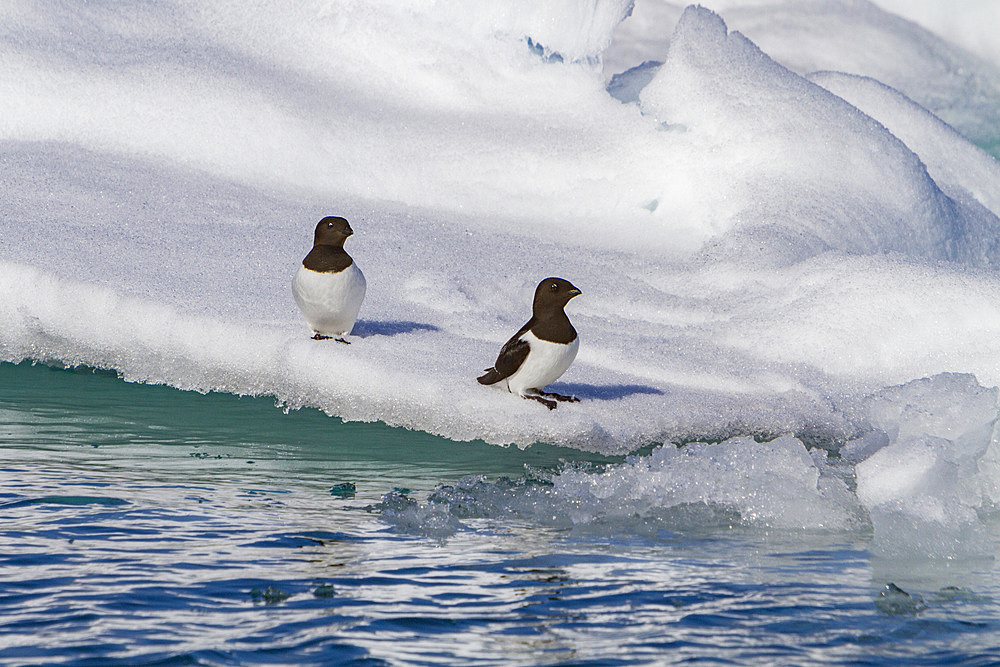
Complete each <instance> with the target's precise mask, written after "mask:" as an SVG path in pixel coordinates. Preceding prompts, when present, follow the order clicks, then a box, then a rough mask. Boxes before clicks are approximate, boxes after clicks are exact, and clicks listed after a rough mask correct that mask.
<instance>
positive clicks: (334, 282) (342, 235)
mask: <svg viewBox="0 0 1000 667" xmlns="http://www.w3.org/2000/svg"><path fill="white" fill-rule="evenodd" d="M353 233H354V230H353V229H351V223H349V222H347V220H345V219H344V218H338V217H333V216H328V217H326V218H323V219H322V220H320V221H319V224H317V225H316V234H315V236H314V237H313V247H312V250H310V251H309V254H308V255H306V257H305V259H303V260H302V266H300V267H299V270H298V271H296V272H295V278H293V279H292V296H294V297H295V303H297V304H298V306H299V310H301V311H302V314H303V315H304V316H305V318H306V323H307V324H309V326H310V327H311V328H312V330H313V333H315V335H314V336H313V340H328V339H330V338H334V337H336V339H337V341H338V342H340V343H346V344H348V345H350V342H349V341H347V340H344V336H345V335H346V334H348V333H350V332H351V329H352V328H353V327H354V322H355V320H357V319H358V311H359V310H361V302H362V301H364V299H365V289H366V287H367V284H366V282H365V275H364V274H363V273H361V269H359V268H358V265H357V264H355V263H354V260H353V259H351V256H350V255H348V254H347V252H345V251H344V241H346V240H347V237H348V236H350V235H351V234H353Z"/></svg>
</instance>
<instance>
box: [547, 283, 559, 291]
mask: <svg viewBox="0 0 1000 667" xmlns="http://www.w3.org/2000/svg"><path fill="white" fill-rule="evenodd" d="M549 289H550V290H552V291H553V292H555V291H556V290H557V289H559V285H556V284H555V283H552V284H551V285H549Z"/></svg>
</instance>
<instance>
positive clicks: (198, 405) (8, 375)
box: [0, 365, 1000, 664]
mask: <svg viewBox="0 0 1000 667" xmlns="http://www.w3.org/2000/svg"><path fill="white" fill-rule="evenodd" d="M0 378H2V379H3V380H4V384H3V385H0V387H2V388H3V389H2V391H0V411H2V414H3V423H4V426H3V427H2V429H0V445H2V446H3V451H4V452H5V463H4V466H3V470H2V475H3V479H4V480H5V481H4V484H3V487H2V490H0V492H2V493H3V497H2V499H0V513H2V514H3V517H4V521H3V522H2V526H0V553H2V554H3V555H2V556H0V558H2V561H3V564H4V571H5V582H4V588H3V593H2V596H0V606H2V609H3V614H2V619H3V620H2V621H0V658H2V659H3V661H4V662H5V664H21V663H30V664H36V663H38V662H47V663H53V662H63V661H65V662H77V663H78V662H83V661H86V660H91V661H94V662H99V663H102V664H134V663H136V662H143V663H148V662H156V661H173V662H180V663H184V662H199V663H201V664H231V663H232V662H234V661H237V662H259V661H267V660H273V659H275V658H277V657H280V658H279V659H280V660H281V661H282V662H295V663H298V664H303V663H305V664H330V663H339V662H347V661H349V660H369V661H371V662H373V663H375V664H378V663H380V662H381V661H384V662H385V663H392V664H499V663H503V664H538V663H547V664H552V663H560V662H588V661H624V662H644V661H656V660H664V659H666V660H671V661H677V660H684V659H688V658H691V659H700V660H708V661H710V662H714V661H717V662H726V661H728V662H733V661H735V662H741V663H773V662H775V661H778V662H792V663H796V664H802V663H811V662H817V663H818V662H823V663H827V664H829V663H857V662H858V661H863V662H865V661H867V662H899V661H905V662H912V661H917V662H919V661H921V660H933V661H934V662H941V661H975V660H977V659H989V658H990V657H991V656H992V655H995V653H996V650H997V643H996V636H997V633H998V631H1000V627H998V622H997V618H998V617H1000V615H998V613H997V612H998V608H997V602H996V600H997V599H998V597H997V596H1000V586H998V585H997V577H996V573H995V564H994V562H993V561H992V560H991V559H987V560H981V559H980V560H976V559H963V560H952V561H941V560H936V561H935V560H931V561H928V560H898V559H892V558H886V557H878V556H876V555H875V554H873V553H872V552H871V551H870V549H869V547H870V545H871V534H870V531H869V530H867V529H866V528H864V527H863V526H860V525H856V526H854V527H851V528H847V529H838V530H808V531H802V530H788V529H767V528H765V527H764V524H762V523H760V521H761V519H762V518H764V519H766V518H767V517H763V516H749V515H746V516H745V515H744V513H743V512H741V511H740V509H739V507H740V502H741V501H740V498H739V496H740V494H738V493H731V494H730V495H729V498H727V499H722V498H721V495H717V496H716V499H715V500H710V501H708V502H706V503H698V502H690V501H689V500H687V499H685V501H684V502H680V503H679V504H677V505H674V506H672V507H671V506H668V505H667V504H662V505H661V506H660V507H649V508H642V507H641V506H640V505H639V504H638V503H636V495H635V492H634V490H630V489H629V488H627V485H626V486H621V485H619V486H616V487H615V488H614V489H613V490H611V491H610V492H607V491H606V492H603V493H595V490H597V489H601V488H602V487H605V485H606V480H607V477H608V476H609V475H610V476H615V475H616V474H617V473H620V472H621V471H622V470H623V469H627V468H628V467H629V466H630V464H628V463H626V462H624V461H616V460H610V461H591V462H589V463H588V462H585V461H581V460H579V459H574V458H573V455H572V454H573V452H572V450H562V451H558V452H556V451H545V450H544V449H543V450H539V451H537V452H533V448H529V449H528V450H526V451H524V452H522V451H520V450H518V449H498V448H496V447H494V446H489V445H485V444H480V445H479V446H478V447H479V448H481V449H482V450H483V451H490V452H492V456H489V455H487V456H483V457H482V458H477V456H476V455H475V454H474V453H472V452H474V451H475V450H476V446H475V445H471V444H464V445H462V444H455V443H448V442H447V441H445V440H439V439H428V436H421V435H420V434H406V433H395V432H389V431H388V430H387V429H384V428H380V427H378V426H377V425H357V428H354V425H350V424H346V425H339V424H337V423H336V422H334V420H331V419H329V418H326V417H324V416H322V415H319V414H315V413H310V412H298V413H291V414H289V415H284V414H282V413H281V412H279V411H276V410H275V409H274V408H273V407H272V406H271V405H270V404H269V402H267V401H265V400H248V399H235V398H232V397H223V396H198V395H190V394H183V393H180V392H176V391H173V390H169V389H164V388H155V387H142V386H136V385H129V384H126V383H123V382H121V381H119V380H117V379H115V378H114V377H110V376H95V375H93V374H92V373H89V372H85V371H79V372H75V373H74V372H67V371H61V370H52V369H47V368H40V367H35V368H32V367H26V366H21V367H17V368H14V367H11V366H9V365H5V366H3V367H0ZM12 381H20V386H21V387H24V388H25V391H24V392H17V391H11V390H10V387H11V386H13V382H12ZM20 393H27V394H28V395H27V396H19V395H18V394H20ZM125 402H129V403H131V404H133V405H134V406H135V408H134V410H133V411H130V412H129V411H125V410H114V409H111V410H106V411H103V412H102V411H101V410H99V409H97V406H99V405H110V406H115V405H119V404H122V403H125ZM206 404H207V405H206ZM208 414H210V415H211V418H209V416H208ZM280 433H283V434H285V436H286V437H285V438H284V442H283V444H280V443H279V442H278V440H279V438H277V437H276V436H277V434H280ZM422 438H423V439H424V440H426V441H422V440H421V439H422ZM432 440H433V441H432ZM785 448H786V449H788V447H787V445H786V446H785ZM776 449H781V448H780V447H779V448H776ZM643 456H644V457H645V458H646V459H648V458H649V457H650V456H651V455H648V454H647V455H643ZM643 456H640V457H639V459H637V461H642V460H643ZM561 458H562V459H569V460H570V461H575V463H572V464H571V465H570V466H569V467H565V464H564V463H561V462H560V459H561ZM792 459H794V457H792ZM788 462H789V465H790V466H791V468H792V469H795V468H797V467H802V466H806V463H805V461H793V460H791V459H789V461H788ZM525 463H528V464H530V465H531V468H530V469H529V470H525V469H524V468H523V466H524V464H525ZM631 465H634V463H633V464H631ZM706 465H708V464H706ZM472 470H475V471H476V472H477V474H474V475H469V472H470V471H472ZM616 471H617V473H616ZM688 475H689V476H691V472H690V470H688ZM348 482H350V483H353V484H355V487H356V495H355V496H353V497H349V496H345V495H340V494H331V490H332V489H333V488H334V487H336V486H337V485H338V484H346V483H348ZM588 484H589V489H588V488H585V487H586V486H587V485H588ZM753 495H755V494H754V493H752V492H750V493H746V494H744V496H745V498H751V497H752V496H753ZM770 500H772V501H773V498H772V499H770ZM751 502H755V503H758V506H759V505H761V504H766V503H767V502H768V499H757V500H754V501H751ZM429 507H433V508H434V509H430V510H428V509H427V508H429ZM629 508H630V509H629ZM630 511H631V512H633V513H634V514H635V516H629V512H630ZM420 512H425V513H426V516H424V518H423V519H421V520H415V519H414V518H415V517H417V516H418V514H419V513H420Z"/></svg>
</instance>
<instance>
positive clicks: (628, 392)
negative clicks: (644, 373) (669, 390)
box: [545, 382, 665, 401]
mask: <svg viewBox="0 0 1000 667" xmlns="http://www.w3.org/2000/svg"><path fill="white" fill-rule="evenodd" d="M545 390H546V391H554V392H556V393H557V394H569V395H571V396H576V397H577V398H579V399H580V400H583V399H587V400H592V401H614V400H617V399H619V398H625V397H626V396H635V395H636V394H657V395H662V394H664V393H665V392H664V391H663V390H662V389H657V388H656V387H650V386H649V385H645V384H567V383H564V382H556V383H554V384H550V385H549V386H548V387H546V388H545Z"/></svg>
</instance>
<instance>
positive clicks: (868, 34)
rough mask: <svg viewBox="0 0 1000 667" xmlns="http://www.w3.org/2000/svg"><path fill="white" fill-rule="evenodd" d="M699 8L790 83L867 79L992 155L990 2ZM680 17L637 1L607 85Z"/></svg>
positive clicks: (652, 53)
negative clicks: (824, 77) (809, 78)
mask: <svg viewBox="0 0 1000 667" xmlns="http://www.w3.org/2000/svg"><path fill="white" fill-rule="evenodd" d="M699 4H701V5H704V6H705V7H707V8H709V9H713V10H715V11H717V12H719V13H720V15H721V16H722V17H723V18H724V19H725V21H726V23H727V24H728V25H729V27H730V28H731V29H733V30H737V31H739V32H740V33H741V34H743V35H745V36H746V37H747V38H749V39H750V40H752V41H753V42H754V44H756V45H757V46H759V47H760V48H761V49H762V50H763V51H764V52H765V53H767V54H768V56H770V57H771V58H773V59H774V60H776V61H777V62H779V63H781V64H782V65H784V66H785V67H787V68H789V69H790V70H792V71H794V72H796V73H797V74H800V75H803V76H805V75H807V74H810V73H812V72H816V71H821V70H831V71H838V72H844V73H848V74H853V75H857V76H867V77H870V78H873V79H876V80H878V81H880V82H882V83H883V84H886V85H888V86H891V87H893V88H894V89H896V90H899V91H901V92H902V93H903V94H905V95H906V96H907V97H909V98H910V99H912V100H915V101H916V102H917V103H918V104H920V105H921V106H923V107H925V108H927V109H929V110H930V111H931V112H933V113H934V114H935V115H937V116H939V117H940V118H942V119H944V120H945V121H946V122H947V123H949V124H950V125H952V126H953V127H955V128H957V129H958V130H959V131H960V132H961V133H962V134H963V135H964V136H966V137H968V138H970V139H971V140H973V141H975V142H976V143H978V144H979V145H981V146H983V147H989V148H990V149H991V150H993V151H995V150H996V148H997V147H998V146H1000V65H998V63H1000V58H997V57H996V48H997V47H996V44H997V40H996V39H995V37H994V34H993V26H994V25H995V24H996V21H995V20H993V21H992V22H991V21H990V19H995V17H996V12H997V9H996V6H995V4H994V3H991V2H988V1H987V2H963V3H962V5H961V8H958V7H954V6H952V5H949V4H947V3H939V2H934V0H928V1H927V2H913V3H911V2H900V1H898V0H886V1H884V2H878V3H876V4H878V5H881V6H882V8H879V7H877V6H875V5H874V4H872V3H870V2H851V1H848V0H832V1H831V0H798V1H797V2H782V1H779V0H708V1H706V2H703V3H699ZM683 8H684V3H674V2H662V1H659V0H639V2H637V3H636V7H635V10H634V11H633V13H632V15H631V17H630V18H629V19H627V20H626V21H624V22H623V23H622V24H621V26H620V27H619V29H618V31H617V32H616V35H615V39H614V40H613V42H612V44H611V46H610V47H609V49H608V50H607V52H606V53H605V75H606V77H607V78H609V79H610V77H611V76H612V75H613V74H616V73H620V72H623V71H625V70H627V69H628V68H631V67H634V66H636V65H639V64H640V63H642V62H644V61H648V60H655V61H662V60H663V59H664V56H665V55H666V53H667V47H668V45H669V43H670V35H671V33H672V32H673V29H674V26H675V24H676V23H677V20H678V17H679V16H680V14H681V11H682V10H683ZM886 10H889V11H886ZM897 14H898V15H897ZM903 17H906V18H903ZM906 19H911V20H916V21H917V23H919V24H920V25H916V24H914V23H912V22H911V21H909V20H906ZM935 33H936V34H935ZM970 50H971V51H972V52H974V53H970ZM975 54H978V57H977V55H975ZM994 154H996V153H994Z"/></svg>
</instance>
